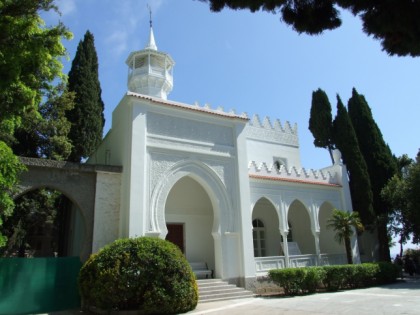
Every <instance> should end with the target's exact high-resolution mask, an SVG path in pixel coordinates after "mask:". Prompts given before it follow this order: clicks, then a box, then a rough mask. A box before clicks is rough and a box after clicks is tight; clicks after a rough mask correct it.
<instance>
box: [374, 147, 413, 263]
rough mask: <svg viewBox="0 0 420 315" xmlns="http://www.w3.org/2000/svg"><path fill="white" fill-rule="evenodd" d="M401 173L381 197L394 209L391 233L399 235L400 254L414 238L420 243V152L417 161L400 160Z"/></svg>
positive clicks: (385, 188) (389, 184)
mask: <svg viewBox="0 0 420 315" xmlns="http://www.w3.org/2000/svg"><path fill="white" fill-rule="evenodd" d="M398 162H399V163H398V166H399V172H398V173H397V174H395V175H394V176H393V177H392V178H391V179H390V180H389V181H388V183H387V185H386V186H385V187H384V188H383V189H382V192H381V195H382V197H383V198H384V200H385V201H386V202H388V204H389V205H390V207H392V209H393V211H392V212H391V214H390V231H391V232H392V233H393V234H394V235H399V237H400V240H399V243H400V254H401V255H402V252H403V244H405V242H406V241H407V240H408V239H409V238H410V236H411V235H412V236H413V243H416V244H418V243H420V210H419V209H420V197H419V192H420V151H419V153H418V154H417V157H416V160H415V161H413V160H411V159H409V158H408V156H406V155H403V156H402V157H400V158H399V159H398Z"/></svg>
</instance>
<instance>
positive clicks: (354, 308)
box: [50, 277, 420, 315]
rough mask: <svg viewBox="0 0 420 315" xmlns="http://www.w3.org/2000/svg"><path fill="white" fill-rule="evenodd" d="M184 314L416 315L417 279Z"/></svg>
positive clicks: (419, 308)
mask: <svg viewBox="0 0 420 315" xmlns="http://www.w3.org/2000/svg"><path fill="white" fill-rule="evenodd" d="M85 314H86V313H84V312H80V311H73V312H59V313H51V314H50V315H85ZM187 314H212V315H217V314H230V315H248V314H270V315H272V314H274V315H283V314H285V315H286V314H287V315H309V314H310V315H321V314H322V315H324V314H340V315H341V314H343V315H345V314H352V315H353V314H357V315H382V314H392V315H394V314H416V315H418V314H420V278H419V277H409V278H407V279H405V280H404V281H400V282H398V283H395V284H391V285H386V286H381V287H374V288H367V289H358V290H348V291H341V292H335V293H319V294H313V295H307V296H299V297H288V298H286V297H270V298H248V299H238V300H229V301H220V302H207V303H199V304H198V306H197V308H196V309H195V310H193V311H191V312H188V313H187Z"/></svg>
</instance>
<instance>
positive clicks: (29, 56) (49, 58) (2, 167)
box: [0, 0, 72, 247]
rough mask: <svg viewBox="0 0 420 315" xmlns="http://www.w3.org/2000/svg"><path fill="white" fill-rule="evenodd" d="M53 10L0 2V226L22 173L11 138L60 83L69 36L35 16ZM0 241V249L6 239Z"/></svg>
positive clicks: (49, 0)
mask: <svg viewBox="0 0 420 315" xmlns="http://www.w3.org/2000/svg"><path fill="white" fill-rule="evenodd" d="M56 9H57V8H56V7H55V5H54V1H53V0H0V78H1V80H0V91H1V93H0V225H1V221H2V220H3V219H4V218H5V217H8V216H10V215H11V213H12V209H13V199H12V197H11V195H12V192H13V188H14V186H15V185H16V184H17V179H18V174H19V173H20V172H21V171H22V170H23V169H24V167H23V165H22V164H21V163H20V162H19V161H18V159H17V158H16V156H14V155H13V153H12V150H11V149H10V145H11V143H12V142H13V141H14V132H15V130H16V129H17V128H19V127H20V126H21V125H22V120H23V116H25V115H30V114H34V113H37V111H38V106H39V104H40V103H41V101H42V100H43V98H44V97H45V96H46V95H47V94H48V93H49V92H51V91H52V90H53V89H54V86H55V85H56V84H55V83H56V80H57V79H59V80H60V79H62V78H63V77H64V75H63V73H62V63H61V60H60V58H61V57H62V56H64V55H65V54H66V51H65V48H64V46H63V45H62V43H61V40H62V39H63V38H65V39H70V38H71V36H72V35H71V33H70V32H69V31H68V30H67V29H66V28H65V27H64V25H63V24H61V23H59V24H58V25H56V26H52V27H50V26H49V27H46V26H45V24H44V22H43V20H42V19H41V18H40V16H39V12H41V11H49V10H56ZM0 238H1V240H0V247H1V246H2V245H4V243H5V241H6V239H5V237H4V236H3V235H0Z"/></svg>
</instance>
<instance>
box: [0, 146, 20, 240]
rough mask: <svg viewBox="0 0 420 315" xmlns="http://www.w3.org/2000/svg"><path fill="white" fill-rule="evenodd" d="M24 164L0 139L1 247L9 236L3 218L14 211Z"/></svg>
mask: <svg viewBox="0 0 420 315" xmlns="http://www.w3.org/2000/svg"><path fill="white" fill-rule="evenodd" d="M23 170H24V166H23V165H22V164H21V163H20V162H19V160H18V158H17V157H16V156H15V155H14V154H13V152H12V150H11V149H10V148H9V147H8V146H7V145H6V144H5V143H4V142H3V141H0V228H1V229H0V248H1V247H3V246H4V245H5V244H6V241H7V238H6V237H5V236H4V235H3V234H2V225H3V220H4V219H5V218H6V217H9V216H11V215H12V213H13V198H12V194H13V191H14V188H15V185H16V184H17V178H18V176H19V174H20V172H21V171H23Z"/></svg>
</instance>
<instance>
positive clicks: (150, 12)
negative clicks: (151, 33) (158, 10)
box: [147, 4, 152, 28]
mask: <svg viewBox="0 0 420 315" xmlns="http://www.w3.org/2000/svg"><path fill="white" fill-rule="evenodd" d="M147 8H148V9H149V22H150V28H152V8H151V7H150V5H149V4H147Z"/></svg>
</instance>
